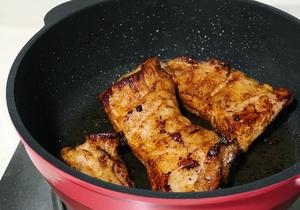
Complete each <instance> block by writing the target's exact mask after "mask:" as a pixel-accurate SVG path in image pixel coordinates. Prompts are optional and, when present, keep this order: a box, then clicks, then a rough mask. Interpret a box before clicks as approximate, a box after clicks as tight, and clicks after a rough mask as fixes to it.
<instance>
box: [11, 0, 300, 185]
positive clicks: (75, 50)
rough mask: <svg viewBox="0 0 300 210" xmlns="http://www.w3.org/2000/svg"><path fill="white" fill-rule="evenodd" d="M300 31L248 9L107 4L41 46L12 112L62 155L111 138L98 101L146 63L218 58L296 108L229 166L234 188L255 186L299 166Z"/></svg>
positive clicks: (224, 4)
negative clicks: (285, 93) (289, 95)
mask: <svg viewBox="0 0 300 210" xmlns="http://www.w3.org/2000/svg"><path fill="white" fill-rule="evenodd" d="M112 11H113V15H112ZM299 25H300V24H299V22H298V21H296V20H295V19H293V18H291V17H289V16H287V15H285V14H277V12H274V11H273V10H272V9H270V8H267V7H264V6H262V5H259V4H257V3H254V2H247V1H220V0H214V1H209V0H205V1H191V0H190V1H187V0H183V1H171V0H161V1H129V2H128V1H126V2H125V1H108V2H104V3H101V4H98V5H95V6H93V7H90V8H88V9H85V10H82V11H80V12H78V13H76V14H74V15H72V16H70V17H68V18H66V19H64V20H63V21H61V22H59V23H58V24H56V25H54V26H53V27H52V28H50V29H47V30H46V33H45V34H43V35H42V36H41V37H39V38H38V39H37V40H36V42H35V43H34V44H33V45H32V46H31V48H30V50H29V51H28V52H27V54H26V55H25V57H24V59H23V61H22V63H21V65H20V68H19V69H18V72H17V75H16V78H15V93H14V94H15V101H16V107H17V110H18V113H19V115H20V117H21V120H22V122H23V123H24V125H25V127H26V129H27V130H28V131H29V132H30V134H31V135H32V136H33V138H34V139H36V140H37V141H38V143H39V144H40V145H41V146H42V147H43V148H44V149H46V150H47V151H48V152H49V153H51V154H53V155H55V156H58V152H59V150H60V149H61V148H62V147H63V146H75V145H78V144H81V143H83V141H84V136H85V135H87V134H92V133H99V132H112V131H113V128H112V126H111V124H110V122H109V120H108V118H107V116H106V114H105V113H104V112H103V110H102V108H101V105H100V104H99V102H98V101H97V95H98V94H99V93H100V92H101V91H103V90H105V89H106V88H108V87H109V86H111V85H112V84H113V82H114V81H115V80H116V79H117V78H118V77H119V76H120V75H122V74H124V73H125V72H127V71H128V70H130V69H133V68H134V67H135V66H136V65H138V64H140V63H141V62H142V61H143V60H145V59H147V58H148V57H153V56H159V57H160V58H161V59H167V58H174V57H177V56H182V55H186V56H192V57H193V58H196V59H199V60H203V59H206V58H217V59H220V60H223V61H225V62H229V63H230V64H231V65H232V67H234V68H238V69H241V70H242V71H244V72H245V73H247V74H248V75H250V76H252V77H253V78H255V79H257V80H259V81H260V82H267V83H270V84H272V85H273V86H274V87H286V88H288V89H290V90H291V91H292V92H293V93H294V94H295V101H294V102H293V103H292V104H291V105H290V106H289V107H287V108H286V109H285V110H284V111H283V112H282V113H281V114H280V115H279V116H278V117H277V118H276V120H275V121H274V122H273V123H272V124H271V125H270V126H269V127H268V129H267V130H266V131H265V132H264V133H263V134H262V135H261V136H260V137H259V138H258V139H257V140H256V142H255V144H254V145H253V146H252V147H251V149H250V151H249V152H248V153H247V154H242V155H240V157H239V158H238V159H237V160H236V162H235V163H234V164H233V167H232V173H231V181H230V185H229V186H237V185H242V184H246V183H249V182H253V181H256V180H259V179H262V178H265V177H268V176H271V175H274V174H276V173H278V172H280V171H282V170H283V169H286V168H288V167H290V166H292V165H293V164H295V163H296V162H298V161H299V148H300V146H299V141H300V133H299V132H300V123H299V119H300V108H299V104H298V98H299V97H300V83H299V80H300V69H299V68H300V60H299V57H300V48H299V46H300V36H299V34H300V26H299ZM182 111H183V113H184V115H186V116H187V117H188V118H189V119H191V120H192V121H193V122H194V123H196V124H199V125H201V126H204V127H209V125H207V123H206V122H204V121H202V120H200V119H198V118H196V117H194V116H192V115H191V114H190V113H188V112H187V111H185V110H182ZM121 152H122V154H123V157H124V159H125V161H126V163H127V165H128V168H129V171H130V174H131V176H132V178H133V179H134V181H135V182H136V186H137V187H138V188H143V189H149V185H148V183H147V181H146V180H147V176H146V172H145V169H144V167H143V166H142V164H141V163H140V162H139V161H137V160H136V158H135V157H134V156H133V155H132V154H131V152H130V151H129V149H128V148H126V147H123V148H121ZM227 187H228V186H227Z"/></svg>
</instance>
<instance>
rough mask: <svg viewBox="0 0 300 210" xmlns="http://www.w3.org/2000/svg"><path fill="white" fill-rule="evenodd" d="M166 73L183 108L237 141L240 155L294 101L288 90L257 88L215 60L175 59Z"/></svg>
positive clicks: (265, 85) (169, 63)
mask: <svg viewBox="0 0 300 210" xmlns="http://www.w3.org/2000/svg"><path fill="white" fill-rule="evenodd" d="M166 71H167V72H168V73H169V74H170V75H171V77H172V79H173V80H174V82H175V83H176V85H177V87H178V91H179V96H180V98H181V99H182V101H183V104H184V106H185V107H186V108H187V109H188V110H189V111H191V112H192V113H194V114H196V115H198V116H200V117H203V118H205V119H207V120H208V121H209V122H210V123H211V124H212V125H213V126H214V127H215V128H216V129H217V130H219V131H220V132H221V133H222V134H223V135H224V136H225V137H226V139H227V140H229V141H232V140H237V142H238V143H239V146H240V148H241V150H243V151H246V150H247V149H248V148H249V146H250V145H251V144H252V142H253V141H254V140H255V139H256V138H257V137H258V136H259V135H260V134H261V133H262V132H263V131H264V130H265V128H266V127H267V125H268V124H269V123H270V122H271V121H272V120H273V119H274V118H275V117H276V116H277V114H278V113H279V112H280V111H281V110H282V109H283V108H284V107H285V106H286V105H287V104H289V103H290V102H291V101H292V100H293V97H292V94H291V93H290V92H289V91H288V90H287V89H284V88H279V89H273V88H272V87H271V86H270V85H268V84H259V83H258V82H257V81H255V80H254V79H251V78H250V77H248V76H247V75H245V74H244V73H242V72H241V71H238V70H235V69H230V68H229V67H228V66H226V65H225V64H224V63H222V62H221V61H217V60H209V61H206V62H197V61H195V60H193V59H191V58H186V57H182V58H177V59H174V60H170V61H168V62H167V67H166Z"/></svg>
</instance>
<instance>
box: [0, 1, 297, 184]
mask: <svg viewBox="0 0 300 210" xmlns="http://www.w3.org/2000/svg"><path fill="white" fill-rule="evenodd" d="M63 2H66V1H65V0H26V1H20V0H9V1H2V2H1V6H0V179H1V177H2V175H3V173H4V171H5V169H6V167H7V165H8V164H9V161H10V159H11V157H12V155H13V153H14V151H15V149H16V147H17V145H18V143H19V137H18V134H17V133H16V131H15V129H14V127H13V125H12V123H11V121H10V118H9V115H8V111H7V107H6V98H5V88H6V80H7V76H8V72H9V70H10V67H11V65H12V63H13V61H14V59H15V57H16V56H17V54H18V52H19V51H20V50H21V48H22V47H23V46H24V45H25V44H26V42H27V41H28V40H29V39H30V38H31V37H32V36H33V35H34V34H35V33H36V32H37V31H38V30H39V29H40V28H42V27H43V18H44V16H45V14H46V13H47V11H49V10H50V9H51V8H53V7H54V6H56V5H59V4H61V3H63ZM260 2H263V3H266V4H269V5H272V6H274V7H277V8H279V9H281V10H284V11H286V12H288V13H290V14H292V15H294V16H296V17H298V18H300V0H260Z"/></svg>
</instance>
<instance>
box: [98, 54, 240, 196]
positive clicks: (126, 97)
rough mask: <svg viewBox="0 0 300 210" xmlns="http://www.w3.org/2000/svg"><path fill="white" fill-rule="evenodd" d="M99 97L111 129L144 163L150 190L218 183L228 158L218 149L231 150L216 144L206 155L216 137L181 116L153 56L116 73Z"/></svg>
mask: <svg viewBox="0 0 300 210" xmlns="http://www.w3.org/2000/svg"><path fill="white" fill-rule="evenodd" d="M99 100H100V101H101V102H102V104H103V107H104V110H105V112H106V113H107V114H108V116H109V118H110V120H111V122H112V124H113V126H114V128H115V129H116V131H117V132H123V133H124V135H125V137H126V139H127V141H128V145H129V146H130V148H131V150H132V151H133V153H134V154H135V155H136V156H137V158H138V159H139V160H140V161H141V162H142V163H143V164H144V165H145V167H146V169H147V173H148V177H149V180H150V184H151V188H152V190H154V191H172V192H195V191H210V190H215V189H217V188H218V187H219V183H220V180H221V179H222V176H223V175H222V171H223V167H224V164H225V162H226V164H228V161H230V160H231V159H230V158H229V157H226V158H225V159H224V158H223V157H222V156H221V155H220V154H223V153H226V152H228V153H230V155H228V156H230V157H233V156H234V155H235V153H234V152H231V151H229V150H228V149H225V147H226V145H220V152H219V154H215V156H214V158H210V157H208V155H207V154H208V153H209V150H210V148H212V147H213V146H215V145H216V144H218V142H219V139H220V138H219V137H218V135H217V134H216V133H215V132H213V131H209V130H206V129H204V128H201V127H199V126H196V125H193V124H192V123H191V122H190V121H189V120H188V119H187V118H186V117H184V116H182V114H181V112H180V110H179V108H178V103H177V100H176V94H175V86H174V83H173V81H172V79H171V78H170V76H169V75H168V74H167V73H166V72H165V71H164V70H163V69H162V68H161V66H160V62H159V60H158V58H151V59H148V60H147V61H145V62H144V63H143V64H142V65H140V66H139V67H138V68H137V69H136V70H134V71H133V72H130V73H129V74H127V75H125V76H123V77H121V79H120V80H119V81H118V82H117V83H116V84H115V85H113V86H112V87H110V88H109V89H108V90H106V91H104V92H102V93H101V94H100V95H99ZM232 145H234V144H232ZM222 148H224V149H222ZM222 151H223V153H222ZM224 160H225V162H224V163H223V161H224ZM225 166H226V167H227V165H225ZM225 171H226V170H225ZM208 177H209V178H208Z"/></svg>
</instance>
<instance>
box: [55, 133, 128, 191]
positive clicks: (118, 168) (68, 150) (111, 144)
mask: <svg viewBox="0 0 300 210" xmlns="http://www.w3.org/2000/svg"><path fill="white" fill-rule="evenodd" d="M118 145H119V140H118V139H117V136H116V135H115V134H111V133H100V134H95V135H89V136H87V137H86V141H85V143H84V144H81V145H79V146H76V147H74V148H72V147H64V148H63V149H62V150H61V151H60V156H61V158H62V160H63V161H64V162H66V163H67V164H68V165H70V166H71V167H72V168H75V169H76V170H78V171H80V172H82V173H85V174H87V175H89V176H92V177H95V178H98V179H101V180H104V181H107V182H110V183H113V184H117V185H122V186H126V187H133V186H134V184H133V182H132V181H131V179H130V177H129V175H128V172H127V168H126V166H125V163H124V162H123V160H122V158H121V156H120V155H119V154H118Z"/></svg>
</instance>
